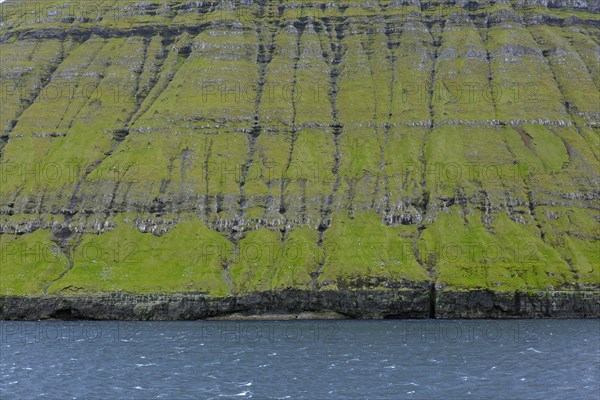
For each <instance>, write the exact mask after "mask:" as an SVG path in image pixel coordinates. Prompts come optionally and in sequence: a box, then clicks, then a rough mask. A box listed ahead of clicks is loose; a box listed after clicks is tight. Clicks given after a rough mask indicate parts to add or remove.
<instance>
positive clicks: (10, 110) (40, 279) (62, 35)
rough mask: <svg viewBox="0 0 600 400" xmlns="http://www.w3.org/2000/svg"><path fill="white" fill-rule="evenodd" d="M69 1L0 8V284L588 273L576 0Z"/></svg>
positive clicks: (598, 74)
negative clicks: (335, 0)
mask: <svg viewBox="0 0 600 400" xmlns="http://www.w3.org/2000/svg"><path fill="white" fill-rule="evenodd" d="M48 3H50V2H48ZM81 3H84V4H81ZM89 3H94V5H86V4H87V2H75V1H74V2H69V1H64V2H52V5H47V4H46V3H44V2H38V1H28V0H23V1H16V0H9V1H8V2H6V3H4V4H2V5H1V7H2V24H1V25H0V38H1V40H0V54H1V61H2V63H1V69H0V77H1V79H2V102H1V105H2V113H1V117H0V131H1V132H0V134H1V139H0V152H1V153H0V154H1V170H0V171H1V176H0V180H1V187H0V188H1V195H0V240H1V257H2V262H1V269H0V295H26V296H34V295H41V294H62V295H71V294H85V293H97V292H115V291H125V292H131V293H149V292H204V293H207V294H209V295H214V296H226V295H243V294H245V293H250V292H257V291H271V290H282V289H286V288H297V289H306V290H330V289H331V290H338V289H339V290H347V289H359V288H370V289H381V290H390V289H393V290H402V288H407V287H410V286H411V285H412V284H414V283H423V282H435V284H436V285H437V288H438V290H467V289H482V288H488V289H492V290H495V291H501V292H508V291H516V290H519V291H525V292H530V291H539V290H552V289H554V290H571V289H590V288H598V287H599V285H600V251H599V244H598V243H599V242H598V239H599V238H600V229H599V224H598V223H599V222H600V211H599V210H600V201H599V200H600V192H599V191H598V184H599V183H600V174H599V167H600V165H599V155H600V142H599V133H600V132H599V129H600V110H599V96H600V93H599V88H600V67H599V62H598V61H599V58H600V46H599V41H600V25H599V22H600V20H599V17H598V6H597V3H595V2H594V1H589V2H586V1H578V2H573V1H568V0H564V1H554V2H552V1H550V2H547V1H524V0H511V1H502V2H500V1H498V2H486V1H483V2H466V1H463V2H456V3H454V4H450V3H447V2H441V1H435V0H434V1H430V2H419V1H393V0H389V1H386V0H379V1H368V2H364V1H350V0H346V1H339V2H336V3H331V2H325V1H310V2H305V1H296V2H294V1H286V0H280V1H274V0H261V1H252V0H246V1H231V2H227V1H224V2H197V1H188V0H148V1H135V2H133V1H117V0H102V1H98V2H89ZM573 7H578V8H573Z"/></svg>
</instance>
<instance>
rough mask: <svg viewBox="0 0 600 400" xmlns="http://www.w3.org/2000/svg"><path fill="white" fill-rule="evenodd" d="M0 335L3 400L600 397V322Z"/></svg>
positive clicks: (139, 327)
mask: <svg viewBox="0 0 600 400" xmlns="http://www.w3.org/2000/svg"><path fill="white" fill-rule="evenodd" d="M0 325H1V337H2V339H1V347H0V349H1V353H0V369H1V370H0V374H1V379H0V398H1V399H2V400H8V399H37V398H39V399H61V400H62V399H169V400H172V399H227V398H231V399H246V398H254V399H311V400H312V399H367V398H368V399H470V398H472V399H567V398H569V399H598V398H599V396H600V395H599V393H600V382H599V379H600V378H599V376H600V331H599V330H600V321H599V320H519V321H433V320H428V321H302V322H299V321H295V322H271V321H268V322H266V321H265V322H258V321H257V322H59V321H56V322H0Z"/></svg>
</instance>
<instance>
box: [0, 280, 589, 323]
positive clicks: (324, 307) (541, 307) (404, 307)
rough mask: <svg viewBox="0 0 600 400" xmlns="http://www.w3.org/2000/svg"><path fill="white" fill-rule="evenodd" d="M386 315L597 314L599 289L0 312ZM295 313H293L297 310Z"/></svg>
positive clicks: (85, 305) (417, 291) (40, 304)
mask: <svg viewBox="0 0 600 400" xmlns="http://www.w3.org/2000/svg"><path fill="white" fill-rule="evenodd" d="M336 315H337V316H338V317H348V318H360V319H387V318H598V317H600V291H598V290H589V291H540V292H533V293H521V292H513V293H499V292H492V291H487V290H478V291H447V290H445V291H437V292H435V291H433V290H431V289H430V286H429V285H426V286H425V285H424V286H423V287H422V288H411V289H401V290H340V291H303V290H284V291H280V292H262V293H254V294H247V295H243V296H239V297H237V298H234V297H225V298H214V297H208V296H206V295H204V294H201V293H198V294H190V293H186V294H149V295H131V294H125V293H111V294H98V295H91V294H90V295H76V296H43V297H17V296H0V319H6V320H38V319H64V320H69V319H89V320H198V319H211V318H215V317H216V318H224V319H227V318H231V319H246V318H248V319H261V318H264V319H277V318H278V317H277V316H281V319H295V318H297V319H306V318H314V319H319V318H324V319H331V318H334V317H335V316H336ZM298 316H300V317H298Z"/></svg>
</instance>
